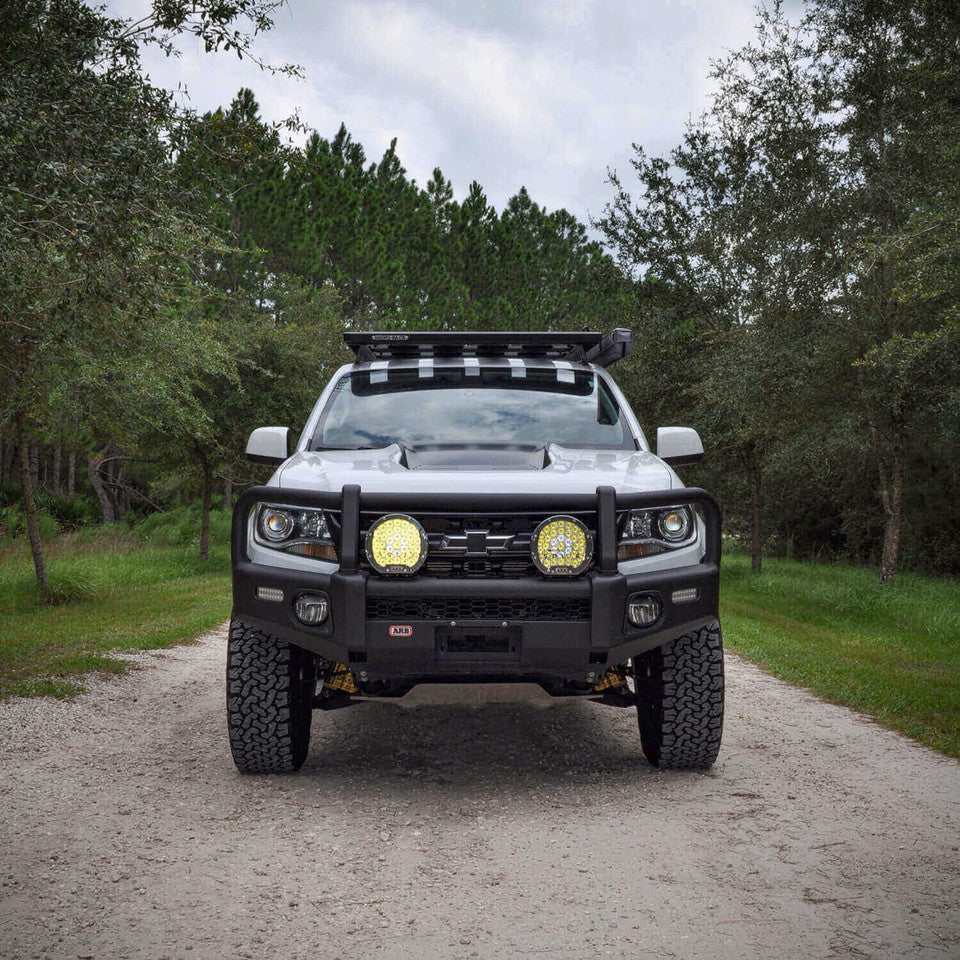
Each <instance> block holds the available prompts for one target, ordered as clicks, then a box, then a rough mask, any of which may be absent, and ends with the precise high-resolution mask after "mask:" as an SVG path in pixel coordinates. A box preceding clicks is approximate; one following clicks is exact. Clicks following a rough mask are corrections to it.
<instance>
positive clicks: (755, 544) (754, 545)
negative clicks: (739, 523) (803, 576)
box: [750, 465, 763, 573]
mask: <svg viewBox="0 0 960 960" xmlns="http://www.w3.org/2000/svg"><path fill="white" fill-rule="evenodd" d="M762 568H763V492H762V488H761V476H760V469H759V467H757V466H756V465H754V467H753V469H752V470H751V471H750V569H751V570H752V571H753V572H754V573H759V572H760V571H761V569H762Z"/></svg>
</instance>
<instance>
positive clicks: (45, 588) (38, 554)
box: [15, 410, 53, 603]
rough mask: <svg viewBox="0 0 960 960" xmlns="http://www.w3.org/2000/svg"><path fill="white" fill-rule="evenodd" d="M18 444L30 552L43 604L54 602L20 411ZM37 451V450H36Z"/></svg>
mask: <svg viewBox="0 0 960 960" xmlns="http://www.w3.org/2000/svg"><path fill="white" fill-rule="evenodd" d="M15 423H16V428H17V443H18V445H19V447H20V474H21V476H20V480H21V483H22V484H23V512H24V513H25V514H26V515H27V537H28V538H29V540H30V552H31V553H32V554H33V568H34V570H35V571H36V573H37V587H38V589H39V591H40V600H41V602H43V603H51V602H52V601H53V591H52V590H51V589H50V577H49V576H48V574H47V565H46V563H45V562H44V559H43V542H42V541H41V540H40V524H39V523H38V522H37V501H36V494H35V488H34V485H33V476H32V474H31V470H30V448H31V444H30V443H29V440H28V438H27V414H26V411H24V410H18V411H17V412H16V416H15ZM34 449H36V448H34Z"/></svg>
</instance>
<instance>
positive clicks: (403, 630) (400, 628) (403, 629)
mask: <svg viewBox="0 0 960 960" xmlns="http://www.w3.org/2000/svg"><path fill="white" fill-rule="evenodd" d="M390 636H391V637H412V636H413V627H411V626H410V625H409V624H405V623H395V624H394V625H393V626H392V627H391V628H390Z"/></svg>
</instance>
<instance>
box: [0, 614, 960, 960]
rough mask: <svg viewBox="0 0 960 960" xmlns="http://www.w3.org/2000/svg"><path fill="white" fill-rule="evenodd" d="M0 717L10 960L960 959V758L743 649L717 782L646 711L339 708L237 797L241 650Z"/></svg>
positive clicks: (6, 709)
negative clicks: (235, 686) (229, 711)
mask: <svg viewBox="0 0 960 960" xmlns="http://www.w3.org/2000/svg"><path fill="white" fill-rule="evenodd" d="M136 659H137V661H138V664H139V665H141V666H142V669H138V670H136V671H132V672H131V673H129V674H127V675H125V676H123V677H120V678H112V679H109V680H103V681H94V682H92V683H91V684H90V692H89V693H88V694H85V695H84V696H82V697H80V698H78V699H76V700H74V701H71V702H53V701H47V700H26V701H15V702H8V703H4V704H0V725H2V728H3V731H4V733H3V739H2V744H0V880H2V884H3V886H2V888H0V956H2V957H4V958H11V960H12V958H16V960H20V958H29V957H57V958H60V957H68V958H88V957H89V958H98V960H99V958H114V957H117V958H119V957H129V958H161V957H169V958H205V957H211V958H221V957H222V958H229V957H250V958H254V957H255V958H267V960H272V958H280V957H283V958H300V957H304V958H307V957H309V958H319V960H332V958H337V957H338V958H341V960H353V958H377V957H383V958H391V960H392V958H411V960H431V958H444V960H452V958H461V957H462V958H470V957H480V958H522V957H542V958H546V960H558V958H580V957H583V958H588V957H589V958H593V957H631V958H633V957H640V956H649V957H655V958H663V957H680V958H684V960H688V958H694V957H696V958H714V957H716V958H721V957H722V958H724V960H727V958H734V960H748V958H764V960H767V958H774V957H775V958H778V960H783V958H792V957H804V958H824V957H883V958H890V957H910V958H920V957H951V958H957V957H960V906H958V904H960V853H958V846H960V764H958V763H956V762H955V761H953V760H949V759H946V758H943V757H940V756H938V755H936V754H934V753H931V752H929V751H927V750H925V749H923V748H922V747H918V746H916V745H915V744H913V743H911V742H909V741H907V740H905V739H903V738H902V737H899V736H897V735H896V734H892V733H889V732H887V731H885V730H882V729H880V728H879V727H877V726H875V725H873V724H871V723H870V722H868V721H866V720H863V719H861V718H859V717H857V716H855V715H854V714H852V713H850V712H849V711H846V710H843V709H841V708H838V707H833V706H830V705H826V704H823V703H821V702H819V701H818V700H816V699H815V698H813V697H812V696H810V695H808V694H806V693H804V692H802V691H798V690H796V689H793V688H791V687H789V686H786V685H785V684H782V683H779V682H778V681H776V680H773V679H771V678H770V677H768V676H766V675H765V674H763V673H761V672H760V671H759V670H757V669H756V668H755V667H753V666H751V665H749V664H746V663H744V662H743V661H741V660H739V659H736V658H734V657H728V661H727V671H728V698H727V707H728V719H727V727H726V734H725V741H724V747H723V750H722V751H721V754H720V761H719V762H718V764H717V766H716V767H715V768H714V770H713V771H712V772H711V773H709V774H706V775H703V774H675V773H660V772H658V771H657V770H655V769H653V768H651V767H650V766H649V765H647V764H646V762H645V761H644V760H643V759H642V758H641V755H640V749H639V742H638V735H637V729H636V719H635V715H634V713H633V711H631V710H616V709H611V708H605V707H600V706H597V705H593V704H587V703H575V704H572V705H565V706H556V707H552V708H550V709H544V708H542V707H541V706H539V705H537V704H536V703H534V702H532V701H529V700H528V701H521V702H512V703H493V704H486V705H479V704H470V703H459V704H450V703H447V704H438V703H426V704H424V705H421V706H418V707H416V708H415V709H400V708H397V707H395V706H389V705H381V704H374V705H362V706H357V707H353V708H350V709H348V710H341V711H337V712H335V713H330V714H323V713H319V714H315V715H314V724H315V725H314V737H313V744H312V749H311V753H310V757H309V758H308V760H307V764H306V766H305V768H304V770H303V771H302V773H301V774H300V775H299V776H297V777H290V778H273V779H250V778H242V777H240V776H239V775H238V774H237V773H236V772H235V770H234V767H233V764H232V762H231V760H230V754H229V749H228V746H227V742H226V735H225V729H224V716H223V683H222V679H223V672H224V630H223V629H222V628H221V629H218V630H216V631H214V632H212V633H211V634H209V635H208V636H205V637H203V638H202V639H201V640H200V641H199V642H198V643H196V644H195V645H190V646H184V647H178V648H175V649H172V650H169V651H166V652H165V653H163V654H153V655H143V656H140V657H138V658H136Z"/></svg>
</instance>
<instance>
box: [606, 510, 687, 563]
mask: <svg viewBox="0 0 960 960" xmlns="http://www.w3.org/2000/svg"><path fill="white" fill-rule="evenodd" d="M696 538H697V527H696V522H695V517H694V513H693V511H692V510H691V509H690V508H689V507H656V508H654V509H651V510H631V511H630V512H629V513H628V514H627V516H626V517H625V519H624V521H623V525H622V527H621V528H620V545H619V546H618V548H617V559H618V560H634V559H636V558H637V557H649V556H652V555H653V554H656V553H664V552H666V551H667V550H674V549H676V548H677V547H683V546H686V545H687V544H689V543H693V541H694V540H696Z"/></svg>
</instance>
